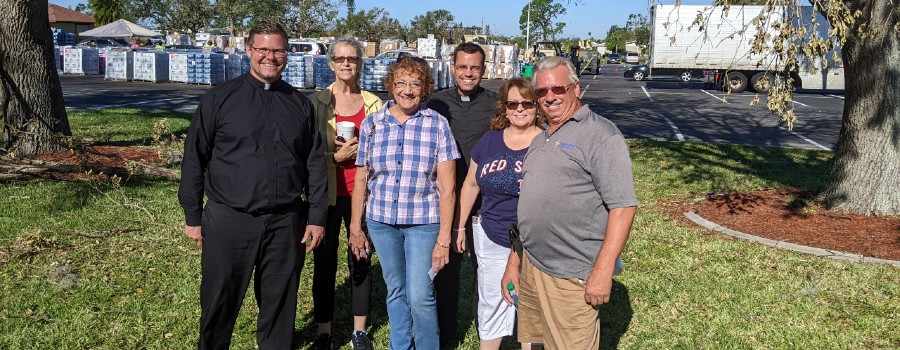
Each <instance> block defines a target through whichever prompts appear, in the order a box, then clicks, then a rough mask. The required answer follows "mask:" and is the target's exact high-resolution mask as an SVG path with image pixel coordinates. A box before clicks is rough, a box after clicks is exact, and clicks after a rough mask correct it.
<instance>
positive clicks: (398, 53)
mask: <svg viewBox="0 0 900 350" xmlns="http://www.w3.org/2000/svg"><path fill="white" fill-rule="evenodd" d="M403 56H412V57H419V53H418V52H417V51H416V50H408V49H399V50H389V51H385V52H382V53H381V54H379V55H378V56H375V58H378V59H381V58H393V59H397V58H400V57H403Z"/></svg>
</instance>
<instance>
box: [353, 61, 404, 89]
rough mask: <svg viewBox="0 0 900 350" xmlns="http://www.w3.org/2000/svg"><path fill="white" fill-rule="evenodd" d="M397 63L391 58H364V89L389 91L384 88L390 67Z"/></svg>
mask: <svg viewBox="0 0 900 350" xmlns="http://www.w3.org/2000/svg"><path fill="white" fill-rule="evenodd" d="M396 61H397V60H396V59H390V58H381V59H378V58H364V59H363V71H362V78H361V85H362V88H363V89H364V90H368V91H387V90H386V89H385V88H384V81H385V79H386V78H387V72H388V67H390V66H391V65H392V64H394V62H396Z"/></svg>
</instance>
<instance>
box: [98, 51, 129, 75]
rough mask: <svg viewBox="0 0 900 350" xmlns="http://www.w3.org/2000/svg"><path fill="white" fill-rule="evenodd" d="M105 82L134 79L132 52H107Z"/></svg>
mask: <svg viewBox="0 0 900 350" xmlns="http://www.w3.org/2000/svg"><path fill="white" fill-rule="evenodd" d="M104 77H105V79H106V80H125V81H129V80H133V79H134V51H131V50H109V51H107V52H106V74H105V76H104Z"/></svg>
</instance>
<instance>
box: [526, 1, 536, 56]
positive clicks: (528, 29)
mask: <svg viewBox="0 0 900 350" xmlns="http://www.w3.org/2000/svg"><path fill="white" fill-rule="evenodd" d="M527 18H528V19H526V20H525V58H528V51H529V50H531V45H529V44H531V0H528V16H527ZM533 55H534V53H533V52H532V56H533ZM532 58H534V57H532Z"/></svg>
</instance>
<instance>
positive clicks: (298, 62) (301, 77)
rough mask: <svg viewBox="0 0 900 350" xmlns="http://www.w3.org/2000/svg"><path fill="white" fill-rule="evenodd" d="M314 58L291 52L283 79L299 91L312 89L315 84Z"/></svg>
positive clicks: (282, 75) (282, 74)
mask: <svg viewBox="0 0 900 350" xmlns="http://www.w3.org/2000/svg"><path fill="white" fill-rule="evenodd" d="M313 57H314V56H310V55H304V54H301V53H297V52H291V53H289V54H288V56H287V65H286V66H285V68H284V72H282V73H281V79H282V80H284V81H285V82H286V83H288V84H290V85H291V86H293V87H295V88H298V89H311V88H314V87H316V84H315V58H313Z"/></svg>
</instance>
